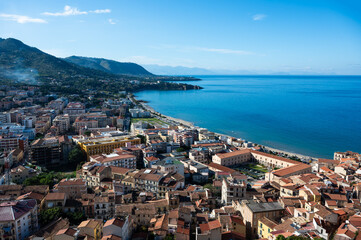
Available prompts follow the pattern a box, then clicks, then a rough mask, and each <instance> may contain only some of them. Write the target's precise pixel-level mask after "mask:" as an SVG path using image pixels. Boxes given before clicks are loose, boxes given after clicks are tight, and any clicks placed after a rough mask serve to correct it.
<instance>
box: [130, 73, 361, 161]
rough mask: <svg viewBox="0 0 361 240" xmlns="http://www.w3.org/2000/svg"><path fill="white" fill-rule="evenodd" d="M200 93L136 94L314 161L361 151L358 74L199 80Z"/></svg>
mask: <svg viewBox="0 0 361 240" xmlns="http://www.w3.org/2000/svg"><path fill="white" fill-rule="evenodd" d="M195 77H198V78H200V79H202V81H195V82H188V83H190V84H196V85H200V86H202V87H203V88H204V89H202V90H188V91H142V92H138V93H136V94H135V95H136V96H137V98H138V99H141V100H145V101H148V102H149V103H148V104H149V106H151V107H153V108H154V109H155V110H156V111H159V112H161V113H163V114H165V115H169V116H172V117H176V118H181V119H184V120H187V121H190V122H193V123H194V124H195V125H197V126H200V127H205V128H208V129H209V130H210V131H214V132H219V133H223V134H227V135H231V136H235V137H240V138H243V139H246V140H248V141H251V142H255V143H258V144H262V145H267V146H270V147H273V148H277V149H281V150H285V151H290V152H294V153H300V154H304V155H309V156H313V157H324V158H333V153H334V152H335V151H346V150H351V151H356V152H361V77H360V76H228V75H227V76H195Z"/></svg>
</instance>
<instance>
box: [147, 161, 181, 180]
mask: <svg viewBox="0 0 361 240" xmlns="http://www.w3.org/2000/svg"><path fill="white" fill-rule="evenodd" d="M152 168H156V169H159V170H160V171H161V172H169V173H179V174H180V175H182V176H184V165H183V164H182V163H181V162H180V161H179V160H177V159H176V158H172V157H167V158H165V159H163V160H160V161H157V162H156V163H153V164H152Z"/></svg>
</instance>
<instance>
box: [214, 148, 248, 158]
mask: <svg viewBox="0 0 361 240" xmlns="http://www.w3.org/2000/svg"><path fill="white" fill-rule="evenodd" d="M249 153H251V150H250V149H243V150H238V151H234V152H228V153H217V154H216V155H217V156H218V157H219V158H221V159H222V158H229V157H234V156H238V155H243V154H249Z"/></svg>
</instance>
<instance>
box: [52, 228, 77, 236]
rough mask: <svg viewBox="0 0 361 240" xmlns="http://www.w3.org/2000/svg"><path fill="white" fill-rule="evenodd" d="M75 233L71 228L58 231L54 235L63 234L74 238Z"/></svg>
mask: <svg viewBox="0 0 361 240" xmlns="http://www.w3.org/2000/svg"><path fill="white" fill-rule="evenodd" d="M75 233H76V231H75V230H74V229H72V228H65V229H61V230H59V231H58V232H57V233H56V234H55V235H61V234H65V235H68V236H72V237H73V236H74V234H75Z"/></svg>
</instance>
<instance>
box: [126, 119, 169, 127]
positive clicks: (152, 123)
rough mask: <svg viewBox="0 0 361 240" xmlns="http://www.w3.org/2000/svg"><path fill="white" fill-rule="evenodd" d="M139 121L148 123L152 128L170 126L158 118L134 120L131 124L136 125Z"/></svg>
mask: <svg viewBox="0 0 361 240" xmlns="http://www.w3.org/2000/svg"><path fill="white" fill-rule="evenodd" d="M139 121H142V122H146V123H148V124H150V125H152V126H154V125H168V123H166V122H164V121H162V120H159V119H158V118H132V120H131V122H132V123H136V122H139Z"/></svg>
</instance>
